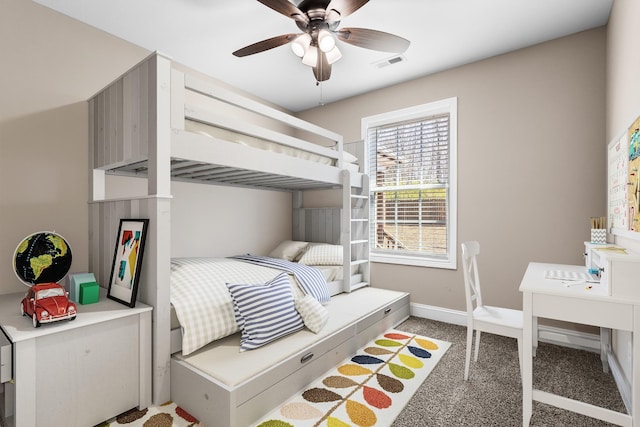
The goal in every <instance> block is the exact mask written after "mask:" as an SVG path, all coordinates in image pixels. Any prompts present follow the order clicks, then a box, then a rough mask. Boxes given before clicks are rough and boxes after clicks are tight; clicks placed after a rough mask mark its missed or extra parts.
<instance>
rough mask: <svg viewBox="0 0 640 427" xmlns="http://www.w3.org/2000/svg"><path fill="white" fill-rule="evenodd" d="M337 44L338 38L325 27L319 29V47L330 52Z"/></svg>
mask: <svg viewBox="0 0 640 427" xmlns="http://www.w3.org/2000/svg"><path fill="white" fill-rule="evenodd" d="M335 46H336V39H334V38H333V35H332V34H331V33H330V32H329V31H328V30H325V29H322V30H320V31H318V47H319V48H320V50H321V51H323V52H329V51H330V50H331V49H333V48H334V47H335Z"/></svg>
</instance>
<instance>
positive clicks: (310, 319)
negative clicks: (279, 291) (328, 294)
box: [295, 295, 329, 334]
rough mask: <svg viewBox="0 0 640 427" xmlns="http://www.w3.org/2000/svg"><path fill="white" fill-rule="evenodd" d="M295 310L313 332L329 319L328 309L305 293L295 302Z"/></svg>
mask: <svg viewBox="0 0 640 427" xmlns="http://www.w3.org/2000/svg"><path fill="white" fill-rule="evenodd" d="M295 306H296V310H298V313H300V316H302V320H303V321H304V325H305V326H306V327H307V328H309V330H310V331H311V332H313V333H316V334H317V333H318V332H320V331H321V330H322V328H324V325H326V324H327V321H328V320H329V311H328V310H327V309H326V308H324V307H323V306H322V304H320V302H318V300H317V299H315V298H314V297H312V296H311V295H305V296H304V297H303V298H299V299H297V300H296V302H295Z"/></svg>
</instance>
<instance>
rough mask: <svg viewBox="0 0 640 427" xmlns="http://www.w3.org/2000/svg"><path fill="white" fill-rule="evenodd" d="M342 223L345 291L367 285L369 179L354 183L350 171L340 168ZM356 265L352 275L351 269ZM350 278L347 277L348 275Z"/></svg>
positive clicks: (364, 178)
mask: <svg viewBox="0 0 640 427" xmlns="http://www.w3.org/2000/svg"><path fill="white" fill-rule="evenodd" d="M342 207H343V208H342V227H341V230H342V232H341V244H342V246H343V248H344V263H343V268H344V271H343V276H342V277H343V278H344V291H345V292H351V291H355V290H356V289H359V288H362V287H364V286H367V285H369V180H368V179H367V178H366V175H365V177H363V179H362V186H360V187H354V186H352V183H351V173H350V172H349V171H348V170H343V171H342ZM356 266H357V268H358V272H357V274H353V275H352V269H353V268H354V267H356ZM349 278H350V279H349Z"/></svg>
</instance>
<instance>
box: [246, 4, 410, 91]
mask: <svg viewBox="0 0 640 427" xmlns="http://www.w3.org/2000/svg"><path fill="white" fill-rule="evenodd" d="M258 1H259V2H260V3H262V4H264V5H265V6H267V7H270V8H271V9H273V10H275V11H276V12H278V13H281V14H283V15H285V16H287V17H289V18H291V19H293V20H294V21H295V23H296V25H297V26H298V28H299V29H300V31H302V33H297V34H296V33H290V34H283V35H280V36H276V37H272V38H270V39H266V40H262V41H259V42H257V43H253V44H250V45H249V46H245V47H243V48H242V49H238V50H236V51H235V52H233V54H234V55H235V56H238V57H243V56H248V55H253V54H255V53H259V52H264V51H265V50H269V49H273V48H274V47H278V46H282V45H284V44H287V43H291V49H292V50H293V52H294V53H295V54H296V55H297V56H299V57H301V58H302V63H303V64H305V65H308V66H310V67H312V69H313V75H314V76H315V78H316V80H317V81H318V82H322V81H325V80H328V79H329V77H331V64H333V63H335V62H336V61H337V60H339V59H340V58H342V53H341V52H340V50H339V49H338V47H337V46H336V38H337V39H338V40H341V41H343V42H345V43H349V44H351V45H354V46H358V47H362V48H365V49H371V50H377V51H382V52H393V53H402V52H404V51H405V50H407V48H408V47H409V44H410V43H411V42H409V40H406V39H404V38H402V37H399V36H396V35H393V34H389V33H385V32H382V31H377V30H369V29H366V28H342V29H338V25H339V24H340V20H341V19H343V18H344V17H346V16H348V15H351V14H352V13H353V12H355V11H356V10H358V9H360V8H361V7H362V6H364V5H365V4H366V3H368V1H369V0H302V1H301V2H300V4H298V5H297V6H296V5H295V4H293V3H291V2H290V1H288V0H258Z"/></svg>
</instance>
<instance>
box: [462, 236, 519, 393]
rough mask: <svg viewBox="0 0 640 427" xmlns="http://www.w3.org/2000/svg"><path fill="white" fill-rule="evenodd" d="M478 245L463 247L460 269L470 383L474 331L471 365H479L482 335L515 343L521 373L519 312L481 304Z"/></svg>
mask: <svg viewBox="0 0 640 427" xmlns="http://www.w3.org/2000/svg"><path fill="white" fill-rule="evenodd" d="M479 253H480V244H479V243H478V242H475V241H470V242H464V243H462V265H463V268H464V285H465V286H464V290H465V296H466V299H467V354H466V360H465V364H464V380H465V381H467V380H468V379H469V362H470V361H471V344H472V342H473V332H474V331H476V349H475V355H474V361H475V362H477V361H478V349H479V348H480V334H481V332H488V333H490V334H496V335H502V336H505V337H511V338H515V339H516V340H518V362H519V364H520V372H521V373H522V323H523V322H522V311H520V310H512V309H510V308H502V307H493V306H489V305H484V304H483V303H482V293H481V291H480V277H479V276H478V261H477V256H478V254H479Z"/></svg>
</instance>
